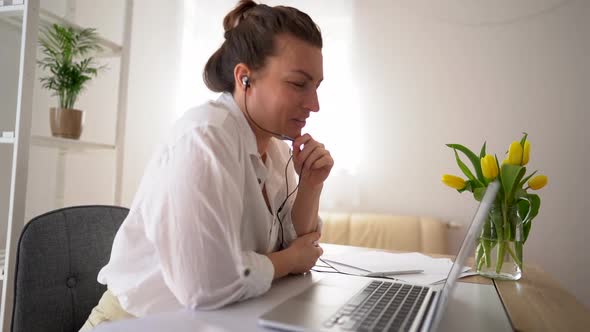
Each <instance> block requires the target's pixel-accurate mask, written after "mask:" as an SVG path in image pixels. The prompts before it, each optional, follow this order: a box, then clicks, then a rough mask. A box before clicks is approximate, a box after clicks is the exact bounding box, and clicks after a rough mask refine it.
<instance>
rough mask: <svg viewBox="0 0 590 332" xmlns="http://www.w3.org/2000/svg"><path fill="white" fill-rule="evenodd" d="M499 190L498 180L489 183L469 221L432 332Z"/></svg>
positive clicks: (437, 307) (437, 309) (473, 247)
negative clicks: (469, 223)
mask: <svg viewBox="0 0 590 332" xmlns="http://www.w3.org/2000/svg"><path fill="white" fill-rule="evenodd" d="M499 189H500V184H499V182H498V180H496V181H494V182H492V183H490V184H489V185H488V187H487V190H486V193H485V195H484V196H483V198H482V200H481V203H480V204H479V207H478V209H477V211H476V212H475V216H474V217H473V219H472V221H471V225H470V226H469V229H468V230H467V234H466V235H465V237H464V238H463V243H462V244H461V249H459V253H458V254H457V258H456V259H455V262H454V263H453V267H452V268H451V271H450V272H449V275H448V276H447V280H446V281H445V284H444V286H443V288H442V290H441V291H440V295H439V297H438V302H437V303H436V304H435V305H436V309H435V312H434V317H433V321H432V325H431V326H430V327H431V329H432V330H433V331H435V330H436V328H437V327H438V324H439V323H440V320H441V318H442V316H443V314H444V311H445V308H446V306H447V303H448V301H449V295H450V294H451V292H452V291H453V288H454V287H455V284H456V282H457V278H458V277H459V274H460V273H461V270H462V268H463V266H464V265H465V261H466V260H467V257H469V256H471V254H473V251H474V249H475V240H476V239H477V236H478V234H480V233H481V229H482V227H483V224H484V222H485V220H486V218H487V216H488V212H489V210H490V208H491V207H492V204H493V203H494V200H495V199H496V195H497V194H498V190H499Z"/></svg>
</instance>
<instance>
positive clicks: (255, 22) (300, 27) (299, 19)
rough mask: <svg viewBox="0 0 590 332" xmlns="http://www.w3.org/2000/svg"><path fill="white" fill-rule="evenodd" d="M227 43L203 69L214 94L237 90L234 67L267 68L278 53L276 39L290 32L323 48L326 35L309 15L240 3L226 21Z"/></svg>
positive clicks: (286, 8) (250, 2) (285, 8)
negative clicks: (323, 34) (269, 59)
mask: <svg viewBox="0 0 590 332" xmlns="http://www.w3.org/2000/svg"><path fill="white" fill-rule="evenodd" d="M223 27H224V29H225V34H224V37H225V41H224V42H223V44H222V45H221V47H220V48H219V49H218V50H217V51H216V52H215V53H213V55H212V56H211V57H210V58H209V60H208V61H207V64H206V65H205V69H204V70H203V80H204V81H205V84H206V85H207V87H208V88H209V90H211V91H215V92H230V93H233V91H234V89H235V81H234V67H235V66H236V65H237V64H238V63H244V64H246V65H247V66H248V67H250V68H251V69H252V70H256V69H260V68H262V67H264V65H265V62H266V59H267V57H269V56H271V55H273V54H274V52H275V37H276V36H277V35H278V34H282V33H287V34H291V35H292V36H294V37H296V38H299V39H301V40H303V41H306V42H308V43H310V44H311V45H313V46H317V47H319V48H322V34H321V32H320V29H319V27H318V26H317V25H316V24H315V23H314V22H313V20H312V19H311V18H310V17H309V15H307V14H305V13H303V12H301V11H299V10H297V9H295V8H292V7H286V6H275V7H269V6H267V5H264V4H257V3H255V2H254V1H251V0H240V2H239V3H238V4H237V6H236V7H235V8H234V9H233V10H232V11H231V12H229V13H228V14H227V15H226V16H225V18H224V19H223Z"/></svg>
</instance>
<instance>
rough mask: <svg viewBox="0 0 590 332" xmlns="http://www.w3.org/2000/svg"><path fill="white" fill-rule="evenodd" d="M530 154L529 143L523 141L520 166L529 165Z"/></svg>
mask: <svg viewBox="0 0 590 332" xmlns="http://www.w3.org/2000/svg"><path fill="white" fill-rule="evenodd" d="M530 154H531V143H529V141H528V140H526V141H524V149H523V151H522V166H524V165H526V164H528V163H529V155H530Z"/></svg>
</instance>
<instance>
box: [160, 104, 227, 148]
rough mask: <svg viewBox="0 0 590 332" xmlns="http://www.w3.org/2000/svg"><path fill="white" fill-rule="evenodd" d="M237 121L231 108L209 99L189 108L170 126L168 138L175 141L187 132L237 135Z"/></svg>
mask: <svg viewBox="0 0 590 332" xmlns="http://www.w3.org/2000/svg"><path fill="white" fill-rule="evenodd" d="M237 129H238V128H237V123H236V121H235V119H234V118H233V116H232V111H231V109H230V108H229V107H228V106H227V105H226V104H224V103H223V102H220V101H219V100H211V101H208V102H206V103H203V104H201V105H198V106H195V107H192V108H189V109H188V110H187V111H186V112H185V113H184V114H183V115H182V116H181V117H180V118H179V119H178V120H176V122H175V123H174V125H173V126H172V130H171V135H170V137H169V140H171V141H175V140H177V139H179V138H180V137H183V136H186V135H187V134H189V133H190V134H194V133H195V132H196V133H200V134H210V133H211V134H213V133H215V134H220V135H223V136H227V137H228V138H232V137H233V138H236V139H237V137H238V130H237Z"/></svg>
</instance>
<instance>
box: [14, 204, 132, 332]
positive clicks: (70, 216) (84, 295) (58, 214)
mask: <svg viewBox="0 0 590 332" xmlns="http://www.w3.org/2000/svg"><path fill="white" fill-rule="evenodd" d="M128 212H129V210H128V209H126V208H122V207H117V206H100V205H99V206H97V205H93V206H76V207H68V208H64V209H59V210H55V211H51V212H48V213H46V214H43V215H41V216H38V217H36V218H34V219H33V220H31V221H30V222H29V223H28V224H27V225H26V226H25V228H24V229H23V232H22V233H21V236H20V239H19V243H18V250H17V258H16V277H15V287H14V309H13V313H12V325H11V327H12V328H11V330H12V331H13V332H21V331H23V332H24V331H27V332H35V331H56V332H57V331H67V332H74V331H75V332H77V331H78V330H79V329H80V328H81V327H82V325H83V324H84V322H85V321H86V319H87V318H88V315H89V314H90V311H91V310H92V308H93V307H94V306H96V304H97V303H98V300H99V299H100V297H101V296H102V294H103V293H104V292H105V290H106V286H104V285H101V284H99V283H98V282H97V281H96V277H97V275H98V271H99V270H100V269H101V268H102V267H103V266H104V265H106V264H107V263H108V261H109V258H110V255H111V248H112V245H113V239H114V237H115V234H116V232H117V230H118V229H119V226H121V223H122V222H123V220H124V219H125V217H126V216H127V214H128Z"/></svg>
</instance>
